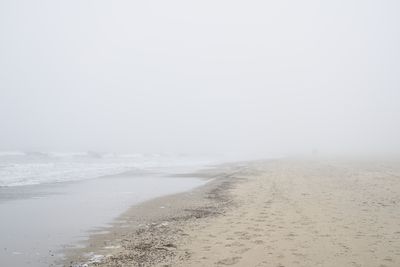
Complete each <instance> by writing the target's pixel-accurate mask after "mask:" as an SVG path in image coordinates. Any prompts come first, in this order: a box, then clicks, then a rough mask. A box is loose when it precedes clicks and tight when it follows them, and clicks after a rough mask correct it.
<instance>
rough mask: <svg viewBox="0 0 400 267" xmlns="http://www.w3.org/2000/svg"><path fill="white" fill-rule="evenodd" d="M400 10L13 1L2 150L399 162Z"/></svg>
mask: <svg viewBox="0 0 400 267" xmlns="http://www.w3.org/2000/svg"><path fill="white" fill-rule="evenodd" d="M399 11H400V3H399V2H398V1H379V2H378V1H330V2H320V1H301V2H299V1H279V2H264V1H246V2H244V1H201V2H188V1H168V2H166V1H146V2H131V1H125V0H121V1H104V0H98V1H76V0H73V1H50V0H47V1H28V0H16V1H7V0H6V1H1V2H0V125H1V126H0V151H2V150H23V151H27V150H28V151H88V150H93V151H110V152H125V153H127V152H139V153H208V154H211V153H216V154H227V155H248V156H249V157H251V156H265V157H267V156H271V155H286V154H299V153H300V154H301V153H304V154H308V153H311V151H319V152H321V153H328V154H329V153H343V154H346V153H360V154H384V153H388V154H399V153H400V138H399V136H400V105H399V100H400V75H399V74H400V28H399V25H400V18H399V17H398V14H399Z"/></svg>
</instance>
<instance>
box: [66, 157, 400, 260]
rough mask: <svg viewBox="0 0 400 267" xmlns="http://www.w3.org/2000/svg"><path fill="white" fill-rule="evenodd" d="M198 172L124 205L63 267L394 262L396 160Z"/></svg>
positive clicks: (399, 247) (292, 162) (278, 163)
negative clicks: (181, 187) (176, 186)
mask: <svg viewBox="0 0 400 267" xmlns="http://www.w3.org/2000/svg"><path fill="white" fill-rule="evenodd" d="M197 176H199V177H200V176H201V177H204V179H211V178H212V179H213V180H211V181H210V182H209V183H208V184H207V185H206V186H203V187H200V188H197V189H195V190H193V191H191V192H186V193H181V194H177V195H173V196H168V197H163V198H159V199H155V200H152V201H149V202H146V203H144V204H142V205H139V206H135V207H132V208H131V209H130V210H129V211H128V212H126V213H125V214H124V215H123V216H121V217H120V218H119V220H117V221H116V222H115V223H114V225H113V227H112V228H111V229H108V230H109V232H107V233H97V234H93V235H92V237H91V239H90V240H89V243H88V246H87V247H86V248H84V249H79V250H73V251H72V250H71V251H69V252H68V262H67V263H66V264H67V265H71V266H74V265H77V264H79V263H80V264H82V263H83V262H86V264H88V265H89V266H227V265H231V266H380V267H384V266H386V267H388V266H398V265H399V264H400V209H399V205H400V194H399V192H400V182H399V179H400V164H399V161H389V160H373V161H372V160H362V161H361V160H357V161H356V160H322V159H320V160H315V159H313V160H299V159H284V160H271V161H257V162H244V163H236V164H230V165H229V164H227V165H223V166H219V167H217V168H215V169H210V170H205V171H203V172H200V173H198V174H197ZM88 258H91V259H90V260H89V261H88Z"/></svg>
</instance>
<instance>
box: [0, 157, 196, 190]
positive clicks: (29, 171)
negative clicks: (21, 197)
mask: <svg viewBox="0 0 400 267" xmlns="http://www.w3.org/2000/svg"><path fill="white" fill-rule="evenodd" d="M199 163H200V162H199V160H198V159H189V158H188V157H180V156H173V155H159V154H122V155H120V154H115V153H108V154H104V153H97V152H87V153H86V152H83V153H82V152H74V153H57V152H51V153H43V152H29V153H22V152H0V186H22V185H34V184H42V183H55V182H68V181H77V180H84V179H92V178H97V177H102V176H109V175H115V174H119V173H123V172H127V171H130V172H134V171H140V172H142V171H146V170H151V169H155V168H162V167H173V166H184V165H190V164H195V165H198V164H199Z"/></svg>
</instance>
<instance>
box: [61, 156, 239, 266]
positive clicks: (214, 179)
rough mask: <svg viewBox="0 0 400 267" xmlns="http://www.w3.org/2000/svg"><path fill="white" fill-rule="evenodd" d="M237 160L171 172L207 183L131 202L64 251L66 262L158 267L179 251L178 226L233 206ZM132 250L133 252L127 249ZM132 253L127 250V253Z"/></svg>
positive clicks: (180, 176)
mask: <svg viewBox="0 0 400 267" xmlns="http://www.w3.org/2000/svg"><path fill="white" fill-rule="evenodd" d="M232 168H237V166H236V164H230V163H227V164H222V165H217V166H213V167H211V168H207V169H202V170H200V171H197V172H195V173H189V174H176V175H170V177H179V178H181V179H185V178H187V177H193V178H197V179H201V180H206V181H207V183H206V184H204V185H201V186H198V187H196V188H194V189H191V190H190V191H185V192H180V193H176V194H172V195H166V196H161V197H157V198H154V199H151V200H147V201H145V202H142V203H138V204H134V205H132V206H131V207H130V208H129V209H128V210H127V211H125V212H124V213H123V214H122V215H120V216H119V217H118V218H116V219H115V220H114V221H113V222H112V223H111V224H110V225H111V226H110V227H104V228H101V229H97V230H95V231H93V232H92V234H90V235H89V240H86V241H84V242H81V243H82V244H83V245H84V246H83V247H78V248H70V249H66V250H64V251H63V254H65V258H66V259H65V260H63V261H62V262H60V264H62V265H63V266H74V267H76V266H92V265H94V266H109V265H111V266H119V265H121V264H122V265H123V264H133V265H134V266H153V265H156V264H158V263H161V262H163V261H165V260H166V259H167V258H168V257H169V258H172V257H173V256H175V254H174V253H173V250H174V248H175V245H174V242H176V240H177V239H178V238H179V234H181V233H179V232H180V231H179V228H181V227H182V225H183V224H185V223H187V222H188V221H194V220H197V219H201V218H206V217H212V216H217V215H220V214H222V213H223V212H224V211H225V210H226V209H227V208H229V207H231V206H233V203H232V198H230V197H229V196H228V192H227V191H228V190H229V188H230V187H232V186H233V184H234V183H236V182H238V181H239V178H237V177H234V176H233V175H232V173H231V172H232ZM127 250H129V252H127ZM126 252H127V253H126Z"/></svg>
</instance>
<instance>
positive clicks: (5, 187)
mask: <svg viewBox="0 0 400 267" xmlns="http://www.w3.org/2000/svg"><path fill="white" fill-rule="evenodd" d="M214 162H215V161H211V160H209V159H204V158H199V157H197V158H195V157H189V156H184V155H179V156H174V155H158V154H157V155H154V154H148V155H143V154H129V155H126V154H125V155H121V154H99V153H94V152H88V153H41V152H40V153H39V152H35V153H22V152H2V153H1V154H0V214H1V220H0V236H1V239H0V266H49V265H50V264H54V263H55V262H57V261H59V260H61V259H62V258H63V254H62V250H63V249H64V248H66V247H74V246H78V245H80V244H81V241H84V240H85V239H86V238H88V233H89V231H92V230H95V229H103V227H107V226H108V225H109V224H110V223H111V222H112V221H113V219H115V218H117V217H118V216H119V215H121V214H122V213H123V212H124V211H125V210H127V209H128V208H129V207H130V206H132V205H134V204H137V203H140V202H143V201H146V200H149V199H152V198H155V197H160V196H163V195H168V194H174V193H178V192H183V191H187V190H191V189H193V188H195V187H197V186H200V185H203V184H205V183H206V181H204V180H200V179H196V178H192V177H186V178H177V177H173V176H171V174H174V173H190V172H193V171H195V170H197V169H198V168H202V167H204V166H206V165H207V164H210V163H214Z"/></svg>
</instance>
